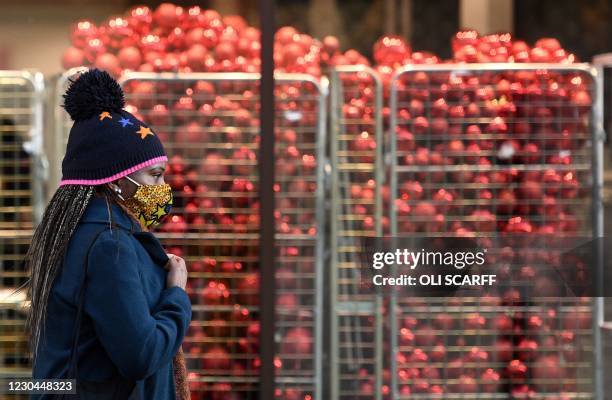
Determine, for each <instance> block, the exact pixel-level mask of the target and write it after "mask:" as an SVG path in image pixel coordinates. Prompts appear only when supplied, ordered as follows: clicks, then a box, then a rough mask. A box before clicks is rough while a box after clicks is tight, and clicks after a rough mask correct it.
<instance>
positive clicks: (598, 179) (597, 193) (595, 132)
mask: <svg viewBox="0 0 612 400" xmlns="http://www.w3.org/2000/svg"><path fill="white" fill-rule="evenodd" d="M523 70H526V71H539V70H547V71H557V72H572V71H574V72H581V73H584V74H586V75H588V76H589V77H590V78H591V80H592V87H593V93H594V97H593V98H592V108H591V114H590V123H591V124H590V126H591V144H592V151H591V169H592V188H591V196H592V205H591V225H592V237H593V238H601V237H603V203H602V190H603V140H604V132H603V128H602V124H601V120H602V104H603V103H602V91H601V87H602V86H601V79H600V78H601V77H600V75H599V74H598V71H597V69H596V68H594V67H592V66H590V65H589V64H571V65H559V64H536V63H533V64H520V63H490V64H439V65H406V66H404V67H402V68H399V69H398V70H396V71H395V73H394V74H393V77H392V78H391V82H390V92H391V93H390V108H391V110H390V111H391V112H390V118H391V122H390V135H391V137H390V149H389V151H390V154H391V155H394V154H396V151H397V133H396V127H398V115H397V114H398V90H397V89H398V81H399V79H400V78H401V76H402V75H404V74H406V73H412V72H425V73H432V72H448V73H461V72H464V71H465V72H504V71H523ZM391 159H392V160H391V176H390V185H391V199H392V201H390V205H389V207H390V208H389V212H390V216H389V218H390V225H391V237H395V236H397V233H398V229H397V213H396V210H395V208H396V205H395V202H394V201H393V199H396V198H397V194H398V182H397V170H398V166H397V157H394V156H392V157H391ZM596 250H597V251H598V255H597V257H598V258H597V265H596V270H597V273H598V274H602V272H603V271H602V269H603V249H602V248H600V247H597V248H596ZM602 276H603V275H602ZM600 282H601V280H600ZM393 293H394V294H393V295H391V296H390V308H391V309H392V310H395V308H396V301H397V296H396V295H395V292H393ZM598 293H602V292H598ZM591 307H592V335H593V353H592V356H593V374H594V376H593V395H594V396H595V398H596V399H603V398H604V397H603V396H604V389H603V383H604V375H603V355H602V354H601V350H602V337H601V336H602V335H601V327H602V324H603V298H602V297H596V298H594V299H593V301H592V305H591ZM390 316H391V322H390V329H391V341H392V342H391V349H392V351H391V353H392V354H391V370H392V372H391V379H392V384H391V398H397V396H398V391H397V389H398V383H397V374H396V373H395V371H396V369H397V361H396V357H395V352H396V349H397V348H398V337H397V332H398V330H397V328H398V326H397V318H395V317H394V315H391V314H390Z"/></svg>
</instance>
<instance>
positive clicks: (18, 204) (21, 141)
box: [0, 71, 44, 376]
mask: <svg viewBox="0 0 612 400" xmlns="http://www.w3.org/2000/svg"><path fill="white" fill-rule="evenodd" d="M43 90H44V82H43V78H42V75H40V74H38V73H30V72H25V71H0V314H1V315H2V318H1V320H2V326H1V327H0V376H27V375H29V373H30V371H29V365H30V364H29V360H28V357H27V350H28V349H27V346H26V338H25V337H24V322H25V313H24V308H23V306H24V300H25V296H24V294H23V293H21V292H20V293H17V294H15V293H14V290H15V289H16V288H17V287H19V286H20V285H22V284H23V283H24V282H25V280H26V278H27V272H26V269H25V266H24V263H23V260H24V257H25V254H26V252H27V249H28V245H29V243H30V240H31V237H32V233H33V229H34V227H35V225H36V223H37V222H38V221H39V220H40V216H41V214H42V205H43V199H42V185H43V178H44V170H43V167H44V165H43V162H44V157H43V155H42V121H43V108H42V101H43V98H42V96H43Z"/></svg>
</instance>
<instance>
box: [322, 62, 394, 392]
mask: <svg viewBox="0 0 612 400" xmlns="http://www.w3.org/2000/svg"><path fill="white" fill-rule="evenodd" d="M343 74H366V75H367V76H369V77H370V79H372V82H373V90H374V107H375V110H374V115H375V117H374V127H373V128H374V131H375V142H376V151H375V156H374V163H373V164H372V165H370V166H363V168H362V169H359V167H355V168H357V170H361V171H364V170H366V171H369V172H371V173H372V178H374V179H375V182H376V186H375V191H374V193H375V194H374V214H373V216H374V224H375V225H374V226H375V228H374V229H375V232H376V236H381V235H382V234H383V227H382V222H381V219H382V215H383V204H382V190H381V186H382V184H383V181H384V170H383V162H384V160H383V132H382V131H383V128H382V123H383V121H382V105H383V96H382V90H383V88H382V83H381V80H380V78H379V76H378V74H377V73H376V72H375V71H374V70H373V69H372V68H370V67H367V66H363V65H355V66H337V67H335V68H333V69H332V70H331V87H332V95H331V102H330V104H331V112H330V116H331V135H330V154H331V155H330V159H331V185H330V191H331V193H330V209H331V211H330V213H331V216H330V235H331V240H330V253H331V262H330V265H331V268H330V274H331V276H330V303H331V307H330V356H329V359H330V369H331V374H330V398H331V399H334V400H335V399H340V398H342V396H343V395H342V393H341V388H340V381H341V372H340V362H339V359H340V347H341V343H340V342H341V340H340V339H339V336H340V328H339V318H340V317H341V316H343V315H345V316H347V317H349V318H350V317H351V316H356V317H357V318H359V317H360V316H364V315H368V316H373V317H374V319H375V322H374V337H375V339H374V343H373V344H372V346H373V347H374V353H375V360H374V380H375V384H374V391H375V392H374V393H375V394H374V396H375V399H377V400H380V399H382V392H381V388H382V385H383V376H382V375H383V373H382V372H383V316H382V306H383V304H382V296H381V295H380V294H378V295H375V296H373V298H371V299H369V300H367V301H344V302H340V301H339V300H338V295H339V293H338V287H339V283H338V280H339V274H340V271H341V267H340V264H341V263H342V261H341V260H339V258H338V257H339V253H340V248H341V247H342V246H347V245H348V242H347V241H355V240H359V239H360V238H359V237H358V236H355V235H353V236H350V237H348V236H347V237H343V240H342V243H340V235H339V233H340V230H341V228H340V227H339V224H340V219H341V216H342V215H343V211H342V210H341V208H342V206H343V204H342V201H343V200H344V197H343V194H341V193H340V186H341V185H342V184H345V185H346V184H347V183H348V177H347V176H345V175H346V174H348V173H350V172H351V167H350V166H349V165H341V163H340V160H339V155H338V154H339V151H345V150H346V149H345V148H343V149H339V145H341V144H344V143H345V142H344V141H341V140H340V137H341V136H344V135H345V134H344V133H343V131H344V129H343V128H344V123H343V122H342V121H343V120H344V116H343V110H342V104H343V99H344V86H343V82H342V78H341V75H343ZM343 164H349V163H347V162H344V163H343ZM356 274H357V275H359V273H358V272H357V273H356ZM354 278H355V279H354V282H353V283H351V285H354V286H359V278H358V277H357V276H356V277H354ZM355 323H358V322H357V321H356V322H355Z"/></svg>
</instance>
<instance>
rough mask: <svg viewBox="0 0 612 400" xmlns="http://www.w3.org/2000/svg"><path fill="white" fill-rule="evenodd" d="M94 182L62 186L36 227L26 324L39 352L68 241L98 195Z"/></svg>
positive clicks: (30, 256) (28, 259)
mask: <svg viewBox="0 0 612 400" xmlns="http://www.w3.org/2000/svg"><path fill="white" fill-rule="evenodd" d="M94 192H95V188H94V187H93V186H77V185H67V186H62V187H60V188H59V189H57V191H56V192H55V194H54V195H53V198H52V199H51V201H50V202H49V204H48V206H47V209H46V210H45V213H44V215H43V218H42V221H41V223H40V224H39V225H38V227H37V228H36V231H35V232H34V236H33V237H32V243H31V245H30V248H29V249H28V253H27V255H26V263H27V266H28V270H29V272H30V279H29V280H28V282H26V287H27V289H28V293H27V294H28V298H29V299H30V312H29V313H28V318H27V321H26V326H27V330H28V334H29V338H30V349H31V351H32V354H36V349H37V347H38V342H39V340H40V337H41V332H42V331H43V329H44V323H45V317H46V314H47V302H48V300H49V294H50V293H51V288H52V287H53V281H54V280H55V278H56V276H57V275H58V272H59V271H60V270H61V268H62V259H63V257H64V253H65V252H66V248H67V247H68V242H69V240H70V238H71V237H72V234H73V233H74V231H75V229H76V227H77V225H78V223H79V221H80V220H81V216H82V215H83V212H84V211H85V209H86V208H87V205H88V204H89V201H90V200H91V197H92V196H93V195H94Z"/></svg>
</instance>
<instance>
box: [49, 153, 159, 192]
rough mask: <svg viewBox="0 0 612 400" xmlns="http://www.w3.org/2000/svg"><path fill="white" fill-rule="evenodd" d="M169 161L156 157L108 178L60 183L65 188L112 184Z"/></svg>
mask: <svg viewBox="0 0 612 400" xmlns="http://www.w3.org/2000/svg"><path fill="white" fill-rule="evenodd" d="M166 161H168V157H166V156H161V157H155V158H152V159H150V160H148V161H145V162H142V163H140V164H138V165H134V166H133V167H131V168H128V169H126V170H125V171H121V172H119V173H117V174H115V175H113V176H109V177H108V178H102V179H66V180H62V181H61V182H60V184H59V185H60V186H65V185H87V186H93V185H102V184H104V183H108V182H112V181H116V180H117V179H119V178H123V177H124V176H126V175H129V174H131V173H132V172H136V171H138V170H139V169H142V168H144V167H148V166H150V165H153V164H157V163H158V162H166Z"/></svg>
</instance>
